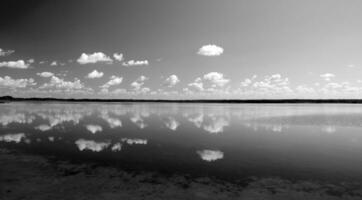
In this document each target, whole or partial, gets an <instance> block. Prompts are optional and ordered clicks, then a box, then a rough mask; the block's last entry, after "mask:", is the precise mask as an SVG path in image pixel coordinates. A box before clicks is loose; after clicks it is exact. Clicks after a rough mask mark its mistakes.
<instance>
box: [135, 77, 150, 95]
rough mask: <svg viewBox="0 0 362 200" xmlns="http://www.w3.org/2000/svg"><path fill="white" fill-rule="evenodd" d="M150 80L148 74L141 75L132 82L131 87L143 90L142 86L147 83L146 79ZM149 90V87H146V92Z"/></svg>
mask: <svg viewBox="0 0 362 200" xmlns="http://www.w3.org/2000/svg"><path fill="white" fill-rule="evenodd" d="M146 80H148V78H147V77H146V76H143V75H142V76H140V77H138V78H137V79H136V80H135V81H134V82H132V83H131V87H132V88H133V89H134V90H137V91H142V89H143V88H142V86H143V85H144V84H145V81H146ZM147 90H149V89H148V88H146V90H145V92H147Z"/></svg>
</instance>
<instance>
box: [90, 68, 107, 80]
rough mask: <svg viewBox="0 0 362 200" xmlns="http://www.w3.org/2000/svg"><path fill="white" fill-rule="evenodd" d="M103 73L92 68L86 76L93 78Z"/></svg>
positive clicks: (99, 76)
mask: <svg viewBox="0 0 362 200" xmlns="http://www.w3.org/2000/svg"><path fill="white" fill-rule="evenodd" d="M103 75H104V73H103V72H99V71H97V70H93V71H92V72H90V73H89V74H88V75H87V78H90V79H94V78H101V77H102V76H103Z"/></svg>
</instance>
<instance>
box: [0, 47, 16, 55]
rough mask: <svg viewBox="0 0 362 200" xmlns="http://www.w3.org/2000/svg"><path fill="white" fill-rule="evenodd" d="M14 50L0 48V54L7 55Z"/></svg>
mask: <svg viewBox="0 0 362 200" xmlns="http://www.w3.org/2000/svg"><path fill="white" fill-rule="evenodd" d="M14 52H15V51H14V50H4V49H1V48H0V56H8V55H10V54H12V53H14Z"/></svg>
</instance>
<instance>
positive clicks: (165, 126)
mask: <svg viewBox="0 0 362 200" xmlns="http://www.w3.org/2000/svg"><path fill="white" fill-rule="evenodd" d="M0 146H1V147H2V148H5V149H9V150H16V151H17V152H22V153H26V154H31V155H39V156H44V157H52V158H53V159H59V160H68V161H71V162H72V163H97V165H102V166H112V167H116V168H117V169H121V170H126V171H142V172H148V171H150V172H157V173H160V174H165V175H170V174H171V175H172V174H179V175H187V176H190V177H210V178H217V179H220V180H226V181H229V182H237V181H238V180H244V179H246V178H248V177H279V178H283V179H287V180H292V181H296V180H317V181H328V182H329V183H342V182H357V183H360V182H361V181H362V167H361V166H362V156H361V155H362V106H361V105H357V104H216V103H215V104H213V103H210V104H197V103H195V104H194V103H184V104H182V103H56V102H49V103H31V102H27V103H4V104H0Z"/></svg>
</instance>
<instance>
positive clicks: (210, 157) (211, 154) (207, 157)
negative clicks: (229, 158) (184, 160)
mask: <svg viewBox="0 0 362 200" xmlns="http://www.w3.org/2000/svg"><path fill="white" fill-rule="evenodd" d="M197 154H199V156H200V157H201V159H202V160H204V161H206V162H213V161H216V160H219V159H222V158H224V153H223V152H221V151H218V150H202V151H197Z"/></svg>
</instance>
